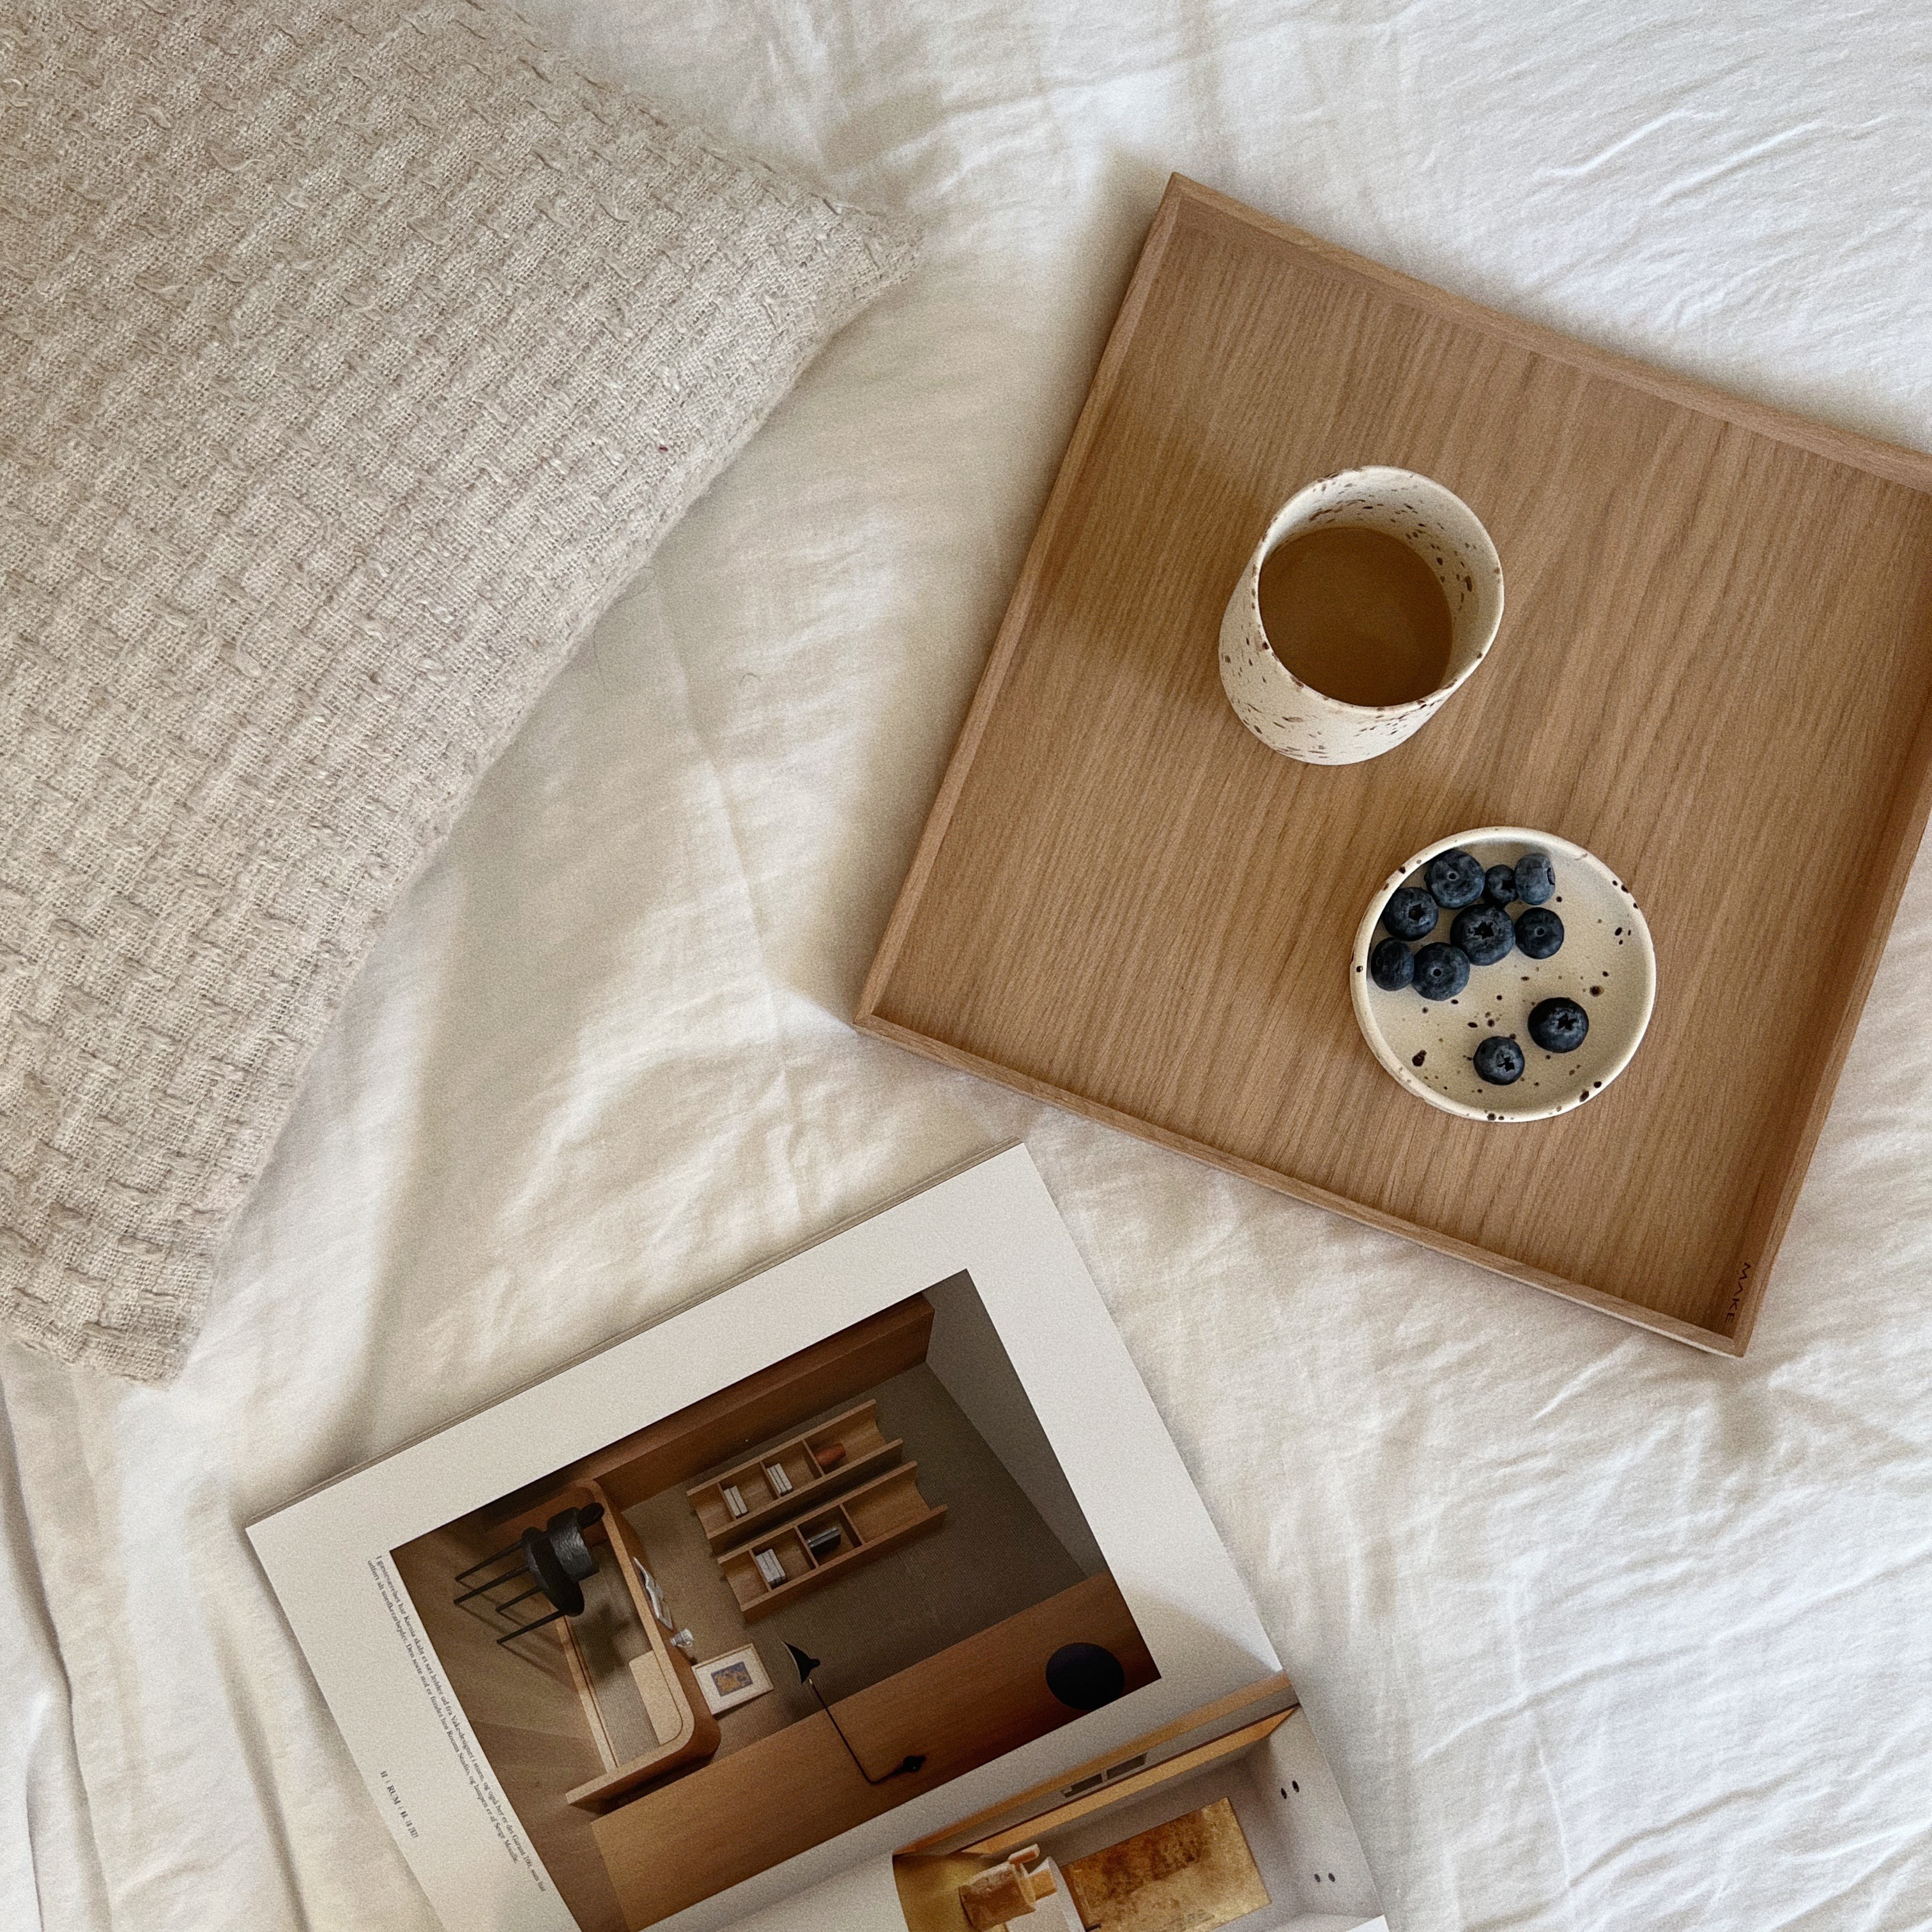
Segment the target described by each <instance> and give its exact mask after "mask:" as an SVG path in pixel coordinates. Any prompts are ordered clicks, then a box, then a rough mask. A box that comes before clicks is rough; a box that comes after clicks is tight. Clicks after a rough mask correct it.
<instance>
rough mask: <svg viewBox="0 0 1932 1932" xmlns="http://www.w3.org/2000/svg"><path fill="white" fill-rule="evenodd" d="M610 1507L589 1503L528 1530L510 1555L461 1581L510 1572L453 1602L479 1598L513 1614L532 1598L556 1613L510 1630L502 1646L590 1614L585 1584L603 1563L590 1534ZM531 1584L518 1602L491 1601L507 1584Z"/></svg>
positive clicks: (461, 1575)
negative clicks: (526, 1581) (585, 1610)
mask: <svg viewBox="0 0 1932 1932" xmlns="http://www.w3.org/2000/svg"><path fill="white" fill-rule="evenodd" d="M603 1517H604V1505H602V1504H601V1503H586V1504H584V1505H582V1506H581V1507H580V1508H575V1509H566V1510H559V1511H558V1512H557V1513H556V1515H555V1516H553V1517H551V1518H550V1520H549V1522H547V1523H545V1524H544V1526H543V1528H542V1529H526V1530H525V1531H524V1532H523V1535H521V1536H520V1537H519V1538H517V1541H515V1542H514V1543H513V1544H511V1545H510V1546H509V1547H508V1548H507V1549H505V1550H498V1551H496V1553H495V1554H494V1555H493V1556H486V1557H484V1559H483V1560H482V1562H480V1563H472V1564H471V1565H470V1566H469V1568H468V1569H466V1570H463V1571H459V1572H458V1574H457V1577H456V1581H457V1582H458V1583H465V1582H466V1581H467V1580H469V1578H470V1577H473V1576H475V1574H476V1573H477V1572H478V1571H479V1570H490V1569H494V1568H496V1565H499V1564H502V1563H508V1565H509V1567H508V1568H507V1569H505V1570H503V1571H500V1572H499V1574H497V1575H496V1576H493V1577H486V1578H485V1579H484V1581H483V1582H481V1583H476V1584H472V1585H471V1586H470V1587H469V1589H466V1590H464V1591H463V1592H461V1593H460V1595H458V1596H457V1597H455V1598H452V1601H453V1602H455V1603H458V1604H464V1603H467V1602H469V1601H470V1600H471V1598H475V1597H483V1598H487V1600H488V1602H489V1605H490V1609H492V1610H496V1611H497V1612H499V1613H507V1612H508V1610H510V1609H511V1607H512V1606H514V1605H515V1604H520V1603H523V1602H525V1601H527V1600H528V1599H529V1598H532V1597H535V1596H539V1595H541V1597H542V1598H544V1601H546V1602H547V1603H548V1604H550V1609H549V1610H548V1611H547V1613H545V1614H544V1616H540V1617H533V1618H532V1619H531V1620H530V1621H529V1622H528V1623H525V1624H519V1625H517V1626H516V1628H514V1629H513V1630H508V1631H505V1632H504V1633H503V1634H502V1636H501V1637H499V1638H498V1639H497V1640H496V1641H497V1642H498V1643H511V1642H512V1641H513V1640H514V1639H516V1638H517V1637H526V1636H528V1635H529V1633H530V1632H531V1631H533V1630H541V1628H543V1626H544V1625H545V1624H552V1623H555V1622H556V1620H557V1619H558V1618H559V1617H576V1616H582V1615H583V1580H584V1578H585V1577H589V1576H593V1575H595V1573H596V1569H597V1558H596V1556H595V1553H594V1552H593V1551H592V1550H591V1548H590V1546H589V1544H588V1543H587V1542H586V1541H585V1540H584V1535H583V1532H585V1531H586V1529H589V1528H590V1527H591V1526H592V1524H593V1523H600V1522H601V1521H602V1520H603ZM523 1577H529V1579H530V1580H531V1583H530V1587H529V1589H526V1590H523V1591H521V1592H519V1593H518V1594H517V1595H515V1596H514V1597H505V1598H501V1599H500V1600H499V1599H498V1598H491V1597H490V1595H489V1593H490V1592H491V1591H492V1590H496V1589H501V1588H502V1586H504V1585H505V1584H506V1583H515V1582H517V1581H519V1580H521V1579H522V1578H523Z"/></svg>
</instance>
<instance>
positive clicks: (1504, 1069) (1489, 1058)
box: [1475, 1033, 1523, 1087]
mask: <svg viewBox="0 0 1932 1932" xmlns="http://www.w3.org/2000/svg"><path fill="white" fill-rule="evenodd" d="M1475 1061H1476V1077H1477V1078H1478V1079H1480V1080H1487V1082H1489V1083H1490V1085H1491V1086H1492V1087H1507V1086H1508V1085H1510V1083H1511V1082H1512V1081H1515V1080H1520V1079H1522V1078H1523V1049H1522V1048H1521V1047H1520V1046H1517V1043H1516V1042H1515V1041H1514V1040H1511V1038H1509V1037H1508V1035H1507V1034H1500V1033H1493V1034H1490V1036H1489V1037H1488V1038H1487V1040H1484V1042H1483V1043H1482V1044H1481V1046H1479V1047H1478V1048H1477V1049H1476V1052H1475Z"/></svg>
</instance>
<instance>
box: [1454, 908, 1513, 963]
mask: <svg viewBox="0 0 1932 1932" xmlns="http://www.w3.org/2000/svg"><path fill="white" fill-rule="evenodd" d="M1449 937H1450V938H1451V939H1453V940H1454V941H1455V942H1456V944H1457V945H1458V946H1460V947H1461V948H1462V949H1463V951H1464V952H1465V953H1467V954H1468V955H1469V964H1470V965H1472V966H1493V965H1495V964H1496V962H1497V961H1498V960H1499V959H1502V957H1503V956H1504V955H1505V954H1506V953H1509V952H1511V951H1512V950H1514V947H1515V945H1516V929H1515V928H1514V926H1511V924H1510V916H1509V914H1508V913H1506V912H1505V911H1504V910H1503V909H1502V907H1501V906H1496V905H1472V906H1465V907H1463V910H1461V911H1460V912H1459V913H1457V915H1456V916H1455V919H1454V921H1453V922H1451V926H1450V928H1449Z"/></svg>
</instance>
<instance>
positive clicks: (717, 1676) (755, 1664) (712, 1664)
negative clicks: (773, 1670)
mask: <svg viewBox="0 0 1932 1932" xmlns="http://www.w3.org/2000/svg"><path fill="white" fill-rule="evenodd" d="M695 1668H696V1670H697V1683H698V1688H700V1690H701V1691H703V1693H704V1701H705V1703H706V1705H707V1706H709V1709H710V1712H711V1715H712V1716H713V1717H714V1718H715V1717H716V1716H717V1715H718V1714H719V1713H720V1712H724V1711H733V1710H736V1709H737V1707H738V1706H739V1705H740V1704H748V1703H750V1702H751V1700H752V1699H753V1698H754V1697H763V1695H764V1694H765V1693H766V1691H769V1689H770V1688H772V1680H771V1679H769V1677H767V1676H766V1675H765V1667H764V1664H763V1662H762V1661H760V1658H759V1656H758V1647H757V1645H756V1644H752V1643H748V1644H747V1645H745V1647H744V1649H742V1650H732V1651H727V1652H725V1654H724V1655H723V1656H722V1657H712V1658H706V1660H705V1661H704V1662H703V1663H702V1664H698V1665H697V1666H696V1667H695Z"/></svg>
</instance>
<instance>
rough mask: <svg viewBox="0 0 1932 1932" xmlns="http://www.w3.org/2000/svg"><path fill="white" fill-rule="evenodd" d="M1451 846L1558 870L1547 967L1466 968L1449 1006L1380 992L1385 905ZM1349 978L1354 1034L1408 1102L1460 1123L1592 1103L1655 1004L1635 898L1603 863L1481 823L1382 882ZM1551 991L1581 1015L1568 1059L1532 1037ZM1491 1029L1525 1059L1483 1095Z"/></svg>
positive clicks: (1516, 961)
mask: <svg viewBox="0 0 1932 1932" xmlns="http://www.w3.org/2000/svg"><path fill="white" fill-rule="evenodd" d="M1457 845H1460V846H1461V847H1463V849H1464V850H1466V851H1468V852H1471V853H1474V854H1475V856H1476V857H1477V858H1478V859H1481V861H1482V862H1483V866H1484V869H1485V870H1486V871H1487V869H1488V868H1489V867H1490V866H1492V865H1514V864H1515V862H1517V859H1520V858H1521V857H1522V856H1523V854H1524V853H1526V852H1547V853H1549V854H1550V862H1551V863H1552V864H1553V865H1554V866H1555V867H1556V897H1555V898H1553V899H1552V900H1551V901H1550V910H1551V911H1552V912H1553V913H1556V916H1558V917H1559V919H1562V922H1563V945H1562V950H1560V951H1559V952H1558V953H1556V954H1555V956H1553V957H1552V958H1550V959H1526V957H1525V956H1523V954H1522V953H1520V952H1513V953H1511V954H1510V955H1509V956H1508V958H1507V959H1502V960H1500V961H1499V962H1498V963H1497V964H1496V965H1493V966H1477V967H1473V968H1471V970H1470V974H1469V984H1468V986H1466V987H1464V988H1463V991H1462V992H1460V994H1459V995H1457V997H1456V998H1454V999H1453V1000H1451V1001H1447V1002H1446V1003H1443V1002H1437V1003H1435V1004H1431V1003H1429V1002H1427V1001H1424V1000H1423V999H1422V998H1421V997H1420V995H1418V994H1417V993H1416V992H1415V989H1413V988H1412V987H1407V988H1405V989H1403V991H1402V992H1398V993H1385V992H1383V991H1382V989H1381V988H1380V987H1379V986H1377V985H1376V983H1375V982H1374V981H1373V980H1371V979H1370V977H1369V967H1368V959H1369V952H1370V948H1371V947H1373V945H1374V944H1375V943H1376V941H1377V940H1378V939H1379V938H1381V937H1382V932H1381V922H1382V907H1384V906H1385V904H1388V896H1389V895H1390V893H1391V892H1394V890H1395V889H1396V887H1397V886H1400V885H1403V884H1405V883H1407V882H1408V881H1409V879H1411V878H1412V877H1414V878H1415V883H1417V884H1418V885H1420V884H1421V883H1422V880H1421V877H1420V876H1419V874H1421V870H1422V868H1423V867H1424V865H1427V864H1428V862H1430V859H1433V858H1434V857H1435V856H1436V854H1437V853H1439V852H1447V851H1448V850H1450V849H1451V847H1454V846H1457ZM1518 910H1520V908H1518ZM1453 918H1454V914H1453V913H1446V912H1445V913H1443V914H1442V916H1441V917H1440V918H1439V919H1438V920H1437V922H1436V930H1435V932H1433V934H1432V935H1430V937H1431V938H1435V939H1439V940H1444V941H1446V940H1447V939H1448V937H1449V925H1450V921H1451V919H1453ZM1416 943H1417V944H1425V943H1426V942H1424V941H1418V942H1416ZM1349 986H1350V989H1351V991H1352V992H1353V994H1354V995H1355V1021H1356V1024H1357V1025H1359V1026H1360V1027H1361V1030H1362V1037H1363V1038H1364V1040H1367V1042H1368V1043H1369V1049H1370V1052H1372V1053H1373V1054H1374V1055H1375V1056H1376V1058H1377V1059H1378V1060H1379V1061H1381V1062H1382V1065H1383V1066H1384V1067H1385V1068H1387V1069H1388V1072H1389V1073H1390V1075H1391V1077H1392V1078H1394V1079H1397V1080H1399V1081H1400V1082H1401V1083H1402V1085H1403V1086H1405V1087H1406V1088H1408V1089H1409V1091H1410V1092H1411V1093H1412V1094H1415V1095H1416V1096H1417V1097H1418V1098H1419V1099H1421V1100H1427V1102H1428V1103H1429V1104H1430V1106H1432V1107H1440V1108H1441V1109H1442V1110H1443V1112H1445V1113H1448V1114H1460V1115H1462V1116H1463V1118H1464V1119H1465V1120H1470V1121H1547V1120H1548V1119H1549V1118H1550V1117H1551V1116H1552V1115H1556V1114H1562V1113H1567V1112H1569V1111H1570V1109H1572V1108H1574V1107H1580V1106H1583V1105H1584V1104H1585V1103H1586V1102H1588V1101H1590V1100H1595V1099H1596V1098H1597V1097H1598V1095H1599V1094H1601V1093H1602V1092H1603V1091H1604V1088H1607V1086H1609V1085H1610V1082H1612V1081H1613V1080H1614V1079H1616V1077H1617V1076H1618V1075H1619V1073H1622V1071H1623V1070H1624V1069H1625V1067H1628V1065H1629V1064H1630V1063H1631V1056H1632V1055H1634V1054H1635V1052H1637V1046H1638V1043H1639V1042H1640V1041H1641V1040H1643V1034H1644V1029H1645V1028H1646V1027H1647V1026H1648V1025H1649V1024H1650V1010H1651V1007H1652V1004H1654V1003H1655V1000H1656V998H1657V954H1656V951H1655V949H1654V948H1653V947H1652V944H1651V941H1650V928H1649V926H1646V924H1645V923H1644V917H1643V913H1641V912H1640V911H1639V910H1637V901H1636V900H1635V899H1634V898H1631V895H1630V892H1629V891H1628V889H1627V888H1626V887H1625V885H1624V883H1623V882H1622V880H1620V879H1619V878H1618V877H1617V876H1616V874H1615V873H1613V871H1611V870H1610V868H1609V867H1608V866H1607V865H1605V864H1604V862H1603V861H1602V860H1601V859H1599V858H1597V857H1596V856H1595V855H1594V854H1592V853H1589V852H1586V851H1585V850H1584V849H1583V847H1582V846H1580V845H1573V844H1571V842H1570V841H1569V840H1568V839H1567V838H1557V837H1556V836H1555V835H1554V834H1553V833H1550V832H1531V831H1527V830H1526V829H1524V828H1523V827H1522V826H1516V825H1490V826H1484V827H1483V829H1481V830H1480V831H1477V832H1457V833H1456V834H1455V835H1454V836H1453V837H1452V838H1439V839H1437V840H1436V843H1435V844H1433V845H1425V846H1424V847H1423V848H1422V850H1421V851H1420V852H1418V853H1416V855H1415V857H1413V858H1412V859H1410V860H1409V862H1407V864H1406V865H1403V866H1401V867H1400V868H1398V869H1397V871H1393V872H1391V874H1389V875H1388V877H1387V878H1386V879H1385V880H1383V882H1382V884H1381V886H1379V888H1377V889H1376V894H1375V896H1374V897H1373V899H1371V900H1370V903H1369V907H1368V910H1367V911H1366V912H1365V913H1364V914H1363V915H1362V922H1361V926H1359V927H1358V928H1357V929H1356V932H1355V957H1354V958H1353V959H1352V960H1351V962H1349ZM1558 994H1562V995H1565V996H1566V997H1567V998H1570V999H1573V1000H1574V1001H1576V1002H1577V1004H1578V1005H1579V1006H1580V1007H1582V1008H1583V1010H1584V1011H1585V1012H1586V1013H1588V1014H1589V1016H1590V1031H1589V1034H1588V1036H1587V1037H1586V1038H1585V1040H1584V1042H1583V1045H1582V1046H1580V1047H1579V1048H1577V1050H1576V1052H1574V1053H1550V1052H1547V1051H1546V1050H1545V1049H1544V1048H1542V1047H1540V1046H1538V1045H1537V1044H1536V1043H1535V1042H1534V1041H1533V1040H1532V1039H1531V1038H1530V1037H1529V1025H1528V1022H1529V1010H1530V1008H1531V1007H1533V1006H1535V1004H1537V1003H1538V1001H1541V1000H1547V999H1550V998H1553V997H1554V996H1556V995H1558ZM1492 1033H1503V1034H1509V1035H1510V1036H1511V1037H1512V1038H1514V1040H1516V1042H1517V1044H1518V1045H1519V1046H1521V1047H1522V1049H1523V1057H1524V1058H1525V1060H1526V1062H1527V1063H1528V1064H1526V1066H1525V1067H1524V1069H1523V1078H1522V1079H1520V1080H1518V1081H1517V1082H1515V1083H1514V1085H1511V1086H1508V1087H1493V1086H1491V1085H1490V1084H1489V1083H1488V1082H1487V1081H1485V1080H1483V1079H1480V1078H1479V1077H1478V1075H1477V1073H1476V1069H1475V1064H1474V1062H1473V1061H1472V1058H1471V1056H1472V1055H1473V1054H1474V1053H1475V1049H1476V1043H1477V1042H1478V1040H1483V1039H1485V1038H1487V1037H1488V1036H1489V1035H1490V1034H1492Z"/></svg>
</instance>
